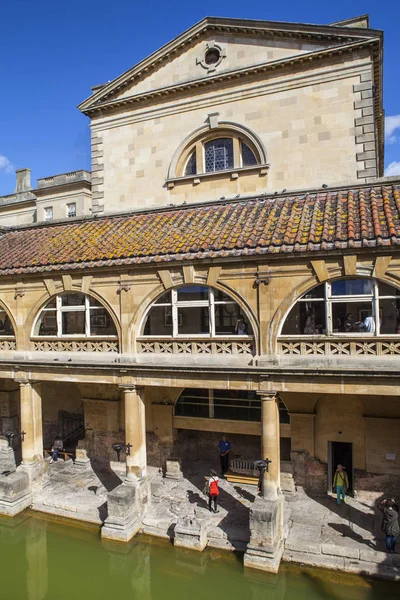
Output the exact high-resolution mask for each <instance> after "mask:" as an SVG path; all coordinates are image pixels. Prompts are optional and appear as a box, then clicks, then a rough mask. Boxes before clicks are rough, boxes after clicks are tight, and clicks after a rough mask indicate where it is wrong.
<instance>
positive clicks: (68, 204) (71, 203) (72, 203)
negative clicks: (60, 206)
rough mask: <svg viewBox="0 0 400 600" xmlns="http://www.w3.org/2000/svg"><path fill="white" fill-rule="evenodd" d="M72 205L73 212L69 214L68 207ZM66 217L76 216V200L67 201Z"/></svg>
mask: <svg viewBox="0 0 400 600" xmlns="http://www.w3.org/2000/svg"><path fill="white" fill-rule="evenodd" d="M72 207H73V211H74V214H73V215H70V209H71V208H72ZM67 217H68V219H73V218H74V217H76V202H68V203H67Z"/></svg>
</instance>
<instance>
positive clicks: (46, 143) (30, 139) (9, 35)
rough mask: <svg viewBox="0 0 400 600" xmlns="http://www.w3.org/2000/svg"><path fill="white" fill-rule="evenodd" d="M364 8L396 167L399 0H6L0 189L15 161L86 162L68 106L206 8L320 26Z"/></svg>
mask: <svg viewBox="0 0 400 600" xmlns="http://www.w3.org/2000/svg"><path fill="white" fill-rule="evenodd" d="M365 13H369V15H370V19H371V27H373V28H375V29H383V30H384V32H385V51H384V108H385V111H386V117H387V144H386V160H385V164H386V166H387V167H388V172H387V174H399V175H400V93H399V79H400V78H399V58H400V56H399V49H398V48H399V45H398V22H399V19H400V2H390V3H389V0H382V2H380V3H377V2H373V1H372V0H367V1H363V2H361V1H360V0H355V1H354V0H353V2H348V1H344V0H337V1H336V2H333V3H327V2H321V1H320V0H319V1H318V2H317V1H316V0H312V1H305V2H298V1H295V0H286V2H278V4H275V3H271V2H266V1H265V0H264V1H262V2H261V1H258V2H252V3H251V4H247V2H243V1H240V2H239V0H220V1H219V3H216V2H215V1H213V2H211V1H210V0H202V2H199V3H194V2H182V1H181V0H179V1H178V0H164V1H163V2H160V1H159V0H147V1H146V2H138V1H137V0H136V1H132V0H113V2H104V0H103V2H101V1H100V2H99V0H80V1H78V0H68V2H63V1H55V0H12V1H8V2H6V1H3V2H2V8H1V20H0V56H1V61H0V65H1V67H0V72H1V89H2V93H1V95H0V108H1V110H0V195H5V194H9V193H12V192H13V191H14V186H15V176H14V170H15V168H22V167H29V168H31V169H32V184H33V186H35V184H36V178H38V177H46V176H49V175H54V174H56V173H62V172H66V171H73V170H75V169H79V168H86V169H90V147H89V119H88V118H87V117H85V116H84V115H82V114H81V113H80V112H79V111H78V110H77V108H76V106H77V104H79V102H81V101H82V100H83V99H85V98H86V97H87V96H89V95H90V93H91V92H90V87H91V86H92V85H95V84H98V83H103V82H105V81H108V80H112V79H114V78H115V77H116V76H117V75H119V74H120V73H122V72H123V71H125V70H127V69H128V68H129V67H131V66H133V65H134V64H135V63H137V62H138V61H139V60H141V59H142V58H144V57H145V56H147V55H149V54H151V53H152V52H153V51H154V50H156V49H157V48H159V47H160V46H162V45H163V44H165V43H166V42H168V41H169V40H171V39H173V38H174V37H175V36H176V35H178V34H179V33H181V32H182V31H184V30H185V29H187V28H188V27H190V26H191V25H193V24H194V23H195V22H197V21H199V20H200V19H202V18H203V17H204V16H206V15H212V16H224V17H240V18H253V19H266V20H272V21H292V22H304V23H319V24H328V23H331V22H334V21H339V20H342V19H347V18H350V17H353V16H356V15H361V14H365Z"/></svg>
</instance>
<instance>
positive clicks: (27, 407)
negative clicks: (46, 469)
mask: <svg viewBox="0 0 400 600" xmlns="http://www.w3.org/2000/svg"><path fill="white" fill-rule="evenodd" d="M32 395H33V394H32V386H31V383H30V381H21V382H20V383H19V398H20V407H21V435H22V438H23V439H22V464H23V465H25V466H29V465H32V464H33V463H34V461H35V454H36V437H35V432H36V429H37V428H36V427H35V420H36V419H35V414H34V413H35V412H36V411H35V410H34V402H33V401H32Z"/></svg>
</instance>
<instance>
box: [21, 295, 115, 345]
mask: <svg viewBox="0 0 400 600" xmlns="http://www.w3.org/2000/svg"><path fill="white" fill-rule="evenodd" d="M72 293H74V292H72ZM77 293H80V292H77ZM67 295H68V294H59V295H57V296H56V306H55V307H49V308H46V307H45V308H43V309H42V310H41V311H40V313H39V315H38V317H37V319H36V320H35V323H34V326H33V335H32V337H34V338H52V339H58V338H63V339H65V338H67V339H78V338H79V339H82V338H90V337H93V338H96V339H98V338H100V339H112V340H114V339H117V335H97V334H92V333H91V330H90V314H91V311H93V310H94V311H96V310H98V309H100V310H102V309H104V310H106V311H107V313H108V310H107V308H106V307H105V306H91V305H90V298H91V296H88V295H87V294H85V295H84V296H85V303H84V304H80V305H77V306H63V305H62V298H63V297H65V296H67ZM51 311H53V312H55V313H56V322H57V334H56V335H40V334H39V331H38V333H36V334H35V331H36V329H37V328H38V324H39V322H40V320H41V317H42V315H43V313H44V312H51ZM67 312H85V332H84V333H63V332H62V316H63V314H64V313H67ZM108 314H109V313H108ZM110 318H111V315H110Z"/></svg>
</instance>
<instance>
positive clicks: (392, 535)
mask: <svg viewBox="0 0 400 600" xmlns="http://www.w3.org/2000/svg"><path fill="white" fill-rule="evenodd" d="M379 509H380V510H381V511H382V512H383V519H382V531H383V532H384V533H385V535H386V550H387V552H388V553H389V554H392V553H393V552H394V551H395V549H396V539H397V536H398V535H399V533H400V527H399V507H398V506H397V504H396V502H395V500H393V498H392V499H386V500H383V501H382V502H381V504H380V505H379Z"/></svg>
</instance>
